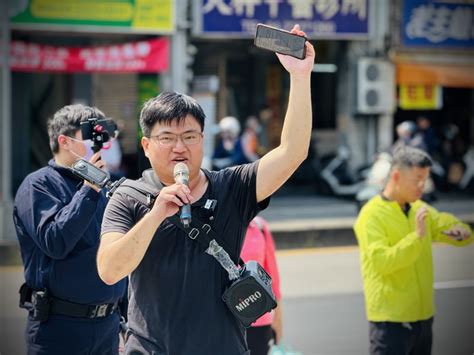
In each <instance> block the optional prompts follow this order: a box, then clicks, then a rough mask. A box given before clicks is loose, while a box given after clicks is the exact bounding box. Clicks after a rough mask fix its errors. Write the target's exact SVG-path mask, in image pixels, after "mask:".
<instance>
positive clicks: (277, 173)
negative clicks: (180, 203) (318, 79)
mask: <svg viewBox="0 0 474 355" xmlns="http://www.w3.org/2000/svg"><path fill="white" fill-rule="evenodd" d="M291 32H292V33H295V34H298V35H301V36H304V32H302V31H300V30H299V26H298V25H296V26H295V27H293V29H292V30H291ZM277 56H278V59H279V60H280V62H281V64H282V65H283V67H284V68H285V69H286V70H287V71H288V72H289V73H290V97H289V102H288V109H287V112H286V116H285V122H284V124H283V130H282V132H281V141H280V145H279V146H278V147H276V148H275V149H273V150H272V151H270V152H269V153H267V154H266V155H265V156H263V157H262V159H261V160H260V163H259V166H258V172H257V201H259V202H260V201H262V200H264V199H265V198H267V197H268V196H270V195H271V194H272V193H274V192H275V191H276V190H278V188H280V187H281V186H282V185H283V184H284V183H285V181H286V180H288V178H289V177H290V176H291V175H292V174H293V173H294V172H295V170H296V169H297V168H298V166H299V165H300V164H301V163H302V162H303V161H304V160H305V159H306V157H307V155H308V149H309V144H310V139H311V126H312V120H313V118H312V111H311V71H312V69H313V65H314V57H315V52H314V48H313V46H312V45H311V44H310V43H309V42H306V58H305V59H303V60H300V59H296V58H293V57H290V56H286V55H281V54H277Z"/></svg>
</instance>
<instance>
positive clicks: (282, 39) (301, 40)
mask: <svg viewBox="0 0 474 355" xmlns="http://www.w3.org/2000/svg"><path fill="white" fill-rule="evenodd" d="M306 41H307V38H306V37H303V36H299V35H295V34H293V33H291V32H288V31H285V30H281V29H279V28H275V27H271V26H267V25H264V24H258V25H257V31H256V33H255V40H254V44H255V45H256V46H257V47H258V48H262V49H267V50H269V51H272V52H276V53H280V54H286V55H290V56H292V57H295V58H298V59H304V58H305V56H306Z"/></svg>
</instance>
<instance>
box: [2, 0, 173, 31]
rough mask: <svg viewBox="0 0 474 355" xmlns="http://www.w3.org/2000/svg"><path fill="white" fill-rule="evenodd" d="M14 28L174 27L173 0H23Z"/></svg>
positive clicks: (149, 28) (13, 21)
mask: <svg viewBox="0 0 474 355" xmlns="http://www.w3.org/2000/svg"><path fill="white" fill-rule="evenodd" d="M11 24H12V28H13V29H35V28H39V29H47V30H53V31H54V30H58V31H63V30H70V29H71V28H73V29H75V30H77V29H80V30H83V31H89V32H92V31H100V32H103V31H109V32H140V33H171V32H173V31H174V0H23V1H22V2H21V5H20V6H16V8H15V13H14V14H13V16H12V18H11Z"/></svg>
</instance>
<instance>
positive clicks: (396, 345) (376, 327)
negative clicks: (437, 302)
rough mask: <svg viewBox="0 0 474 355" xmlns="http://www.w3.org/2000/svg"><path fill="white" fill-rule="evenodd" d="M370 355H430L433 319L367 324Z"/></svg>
mask: <svg viewBox="0 0 474 355" xmlns="http://www.w3.org/2000/svg"><path fill="white" fill-rule="evenodd" d="M369 323H370V324H369V326H370V327H369V332H370V335H369V337H370V354H372V355H430V354H431V344H432V341H433V329H432V327H433V318H430V319H427V320H423V321H419V322H411V323H394V322H369Z"/></svg>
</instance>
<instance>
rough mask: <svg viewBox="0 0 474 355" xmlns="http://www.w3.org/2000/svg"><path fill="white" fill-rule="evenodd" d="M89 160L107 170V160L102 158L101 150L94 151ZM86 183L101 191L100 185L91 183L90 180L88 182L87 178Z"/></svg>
mask: <svg viewBox="0 0 474 355" xmlns="http://www.w3.org/2000/svg"><path fill="white" fill-rule="evenodd" d="M89 162H90V163H92V164H94V165H95V166H96V167H98V168H99V169H102V170H105V161H104V160H102V159H100V152H97V153H94V154H93V155H92V156H91V158H90V159H89ZM84 185H87V186H89V187H91V188H92V189H94V190H95V191H97V192H100V190H101V189H100V187H99V186H96V185H94V184H91V183H90V182H88V181H86V180H84Z"/></svg>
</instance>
